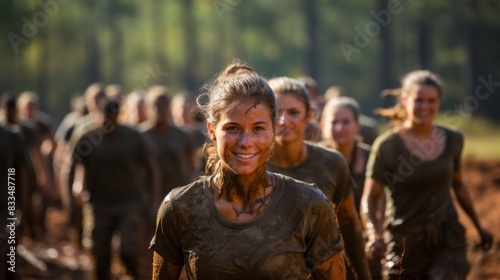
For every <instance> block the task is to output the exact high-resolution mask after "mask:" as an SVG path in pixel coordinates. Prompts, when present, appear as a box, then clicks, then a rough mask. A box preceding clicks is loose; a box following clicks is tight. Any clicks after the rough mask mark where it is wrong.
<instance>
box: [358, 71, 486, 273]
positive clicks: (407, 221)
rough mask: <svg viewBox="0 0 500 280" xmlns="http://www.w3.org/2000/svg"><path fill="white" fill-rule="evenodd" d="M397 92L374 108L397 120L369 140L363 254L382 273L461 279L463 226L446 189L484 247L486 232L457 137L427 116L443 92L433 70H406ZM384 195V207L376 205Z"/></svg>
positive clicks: (465, 265)
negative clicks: (394, 99) (393, 100)
mask: <svg viewBox="0 0 500 280" xmlns="http://www.w3.org/2000/svg"><path fill="white" fill-rule="evenodd" d="M398 92H399V93H400V97H401V99H400V103H399V104H397V105H396V106H395V107H394V108H391V109H386V110H382V111H381V113H382V114H383V115H385V116H389V117H391V118H392V119H393V120H394V121H396V122H397V123H398V125H397V126H396V127H394V128H393V129H392V130H390V131H387V132H386V133H384V134H383V135H381V136H380V137H378V138H377V140H375V143H374V144H373V146H372V150H371V154H370V157H369V160H368V165H367V172H366V181H365V186H364V190H363V196H362V198H361V214H362V216H363V217H364V221H365V228H366V229H367V231H368V232H367V235H368V243H367V251H368V254H369V256H370V258H372V259H377V258H378V259H379V260H381V261H382V263H383V264H384V277H385V278H386V279H465V278H466V275H467V273H468V270H469V264H468V262H467V259H466V240H465V230H464V228H463V227H462V226H461V225H460V223H459V222H458V218H457V212H456V210H455V207H454V204H453V200H452V197H451V194H450V189H452V190H453V192H454V194H455V197H456V199H457V202H458V204H459V205H460V206H461V207H462V209H463V210H464V212H465V213H466V214H467V215H468V216H469V218H470V219H471V220H472V222H473V223H474V225H475V226H476V228H477V231H478V233H479V236H480V238H481V247H482V248H483V249H484V250H488V249H490V248H491V245H492V239H493V237H492V235H491V233H490V232H489V231H488V230H486V229H485V228H483V227H482V225H481V224H480V222H479V219H478V217H477V215H476V212H475V210H474V207H473V205H472V201H471V198H470V195H469V192H468V190H467V188H466V186H465V185H464V183H463V181H462V173H461V168H460V167H461V166H460V161H461V155H462V148H463V143H464V137H463V135H462V133H460V132H458V131H456V130H453V129H451V128H447V127H444V126H442V125H438V124H436V123H435V121H434V120H435V117H436V114H437V113H438V110H439V103H440V100H441V95H442V88H441V82H440V80H439V79H438V78H437V77H436V75H435V74H433V73H431V72H429V71H425V70H419V71H414V72H411V73H409V74H407V75H406V76H405V77H403V80H402V88H401V90H399V91H398ZM384 189H385V190H384ZM386 193H387V194H389V196H388V198H387V199H388V201H387V205H391V207H390V209H388V210H389V211H385V207H384V205H380V203H384V201H385V199H383V197H385V194H386ZM384 204H385V203H384ZM381 206H383V207H381ZM381 208H382V210H381ZM385 213H389V214H387V217H386V215H385Z"/></svg>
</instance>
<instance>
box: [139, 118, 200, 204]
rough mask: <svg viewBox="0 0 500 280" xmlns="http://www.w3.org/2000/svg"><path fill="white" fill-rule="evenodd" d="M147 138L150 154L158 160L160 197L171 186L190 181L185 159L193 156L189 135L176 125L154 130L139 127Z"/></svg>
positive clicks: (174, 186)
mask: <svg viewBox="0 0 500 280" xmlns="http://www.w3.org/2000/svg"><path fill="white" fill-rule="evenodd" d="M140 130H141V131H144V132H143V134H144V135H145V136H146V139H147V140H148V144H149V146H150V148H151V154H152V155H153V156H154V158H155V159H156V161H157V162H158V166H159V168H160V176H161V193H160V195H161V197H163V196H165V195H167V194H168V193H169V192H170V191H171V190H172V189H173V188H176V187H180V186H184V185H186V184H188V183H190V182H191V181H190V180H189V179H190V178H189V175H190V174H191V173H192V172H193V170H189V169H188V168H189V166H188V163H187V160H188V158H189V157H192V156H193V146H192V140H191V139H190V137H189V136H190V135H189V134H188V133H187V132H186V131H184V130H182V129H180V128H177V127H174V126H172V127H169V128H168V129H167V130H166V131H161V132H158V131H155V130H153V129H152V128H151V127H141V128H140Z"/></svg>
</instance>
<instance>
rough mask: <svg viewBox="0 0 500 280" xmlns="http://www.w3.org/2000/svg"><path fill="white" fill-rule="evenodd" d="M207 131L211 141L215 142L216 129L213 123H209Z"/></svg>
mask: <svg viewBox="0 0 500 280" xmlns="http://www.w3.org/2000/svg"><path fill="white" fill-rule="evenodd" d="M207 131H208V135H209V136H210V140H212V141H214V142H215V127H213V126H212V123H211V122H207Z"/></svg>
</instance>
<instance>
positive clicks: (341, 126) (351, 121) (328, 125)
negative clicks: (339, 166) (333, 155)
mask: <svg viewBox="0 0 500 280" xmlns="http://www.w3.org/2000/svg"><path fill="white" fill-rule="evenodd" d="M359 115H360V109H359V104H358V102H357V101H356V100H354V99H353V98H350V97H344V96H343V97H338V98H335V99H331V100H330V101H328V103H326V105H325V107H324V108H323V114H322V117H321V128H322V131H323V139H324V140H323V142H321V143H320V144H322V145H324V146H326V147H328V148H331V149H334V150H337V151H339V152H340V153H341V154H342V155H343V156H344V158H345V159H346V160H347V164H348V165H349V170H350V172H351V176H352V178H353V179H354V182H355V183H356V186H355V189H354V202H355V205H356V210H357V211H359V203H360V201H361V195H362V194H363V186H364V183H365V170H366V162H367V161H368V156H369V155H370V146H368V145H367V144H365V143H362V142H361V141H360V139H359V134H358V133H359V130H360V128H361V124H360V123H359Z"/></svg>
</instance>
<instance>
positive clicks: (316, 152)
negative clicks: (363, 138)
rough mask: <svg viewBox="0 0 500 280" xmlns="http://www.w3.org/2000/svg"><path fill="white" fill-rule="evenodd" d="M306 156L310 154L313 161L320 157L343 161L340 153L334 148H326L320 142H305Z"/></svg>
mask: <svg viewBox="0 0 500 280" xmlns="http://www.w3.org/2000/svg"><path fill="white" fill-rule="evenodd" d="M306 146H307V152H308V157H309V156H310V157H311V158H312V159H314V160H315V161H317V160H320V159H321V158H327V159H328V160H334V161H344V157H343V156H342V154H341V153H340V152H339V151H337V150H334V149H331V148H328V147H327V146H324V145H322V144H320V143H311V142H306Z"/></svg>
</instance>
